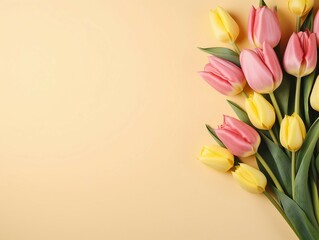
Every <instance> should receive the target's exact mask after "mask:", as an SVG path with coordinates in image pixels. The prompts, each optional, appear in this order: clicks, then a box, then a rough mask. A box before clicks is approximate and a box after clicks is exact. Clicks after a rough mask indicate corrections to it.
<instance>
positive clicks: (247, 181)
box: [232, 163, 267, 193]
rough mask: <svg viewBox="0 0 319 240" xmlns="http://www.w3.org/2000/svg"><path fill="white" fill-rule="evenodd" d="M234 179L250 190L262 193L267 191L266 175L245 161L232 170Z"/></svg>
mask: <svg viewBox="0 0 319 240" xmlns="http://www.w3.org/2000/svg"><path fill="white" fill-rule="evenodd" d="M232 174H233V177H234V179H235V180H236V181H237V182H238V183H239V185H240V186H241V187H242V188H243V189H245V190H246V191H248V192H251V193H262V192H264V191H265V188H266V185H267V179H266V177H265V175H264V174H263V173H262V172H261V171H259V170H257V169H256V168H253V167H251V166H249V165H247V164H245V163H240V165H239V166H237V167H236V170H235V171H234V172H232Z"/></svg>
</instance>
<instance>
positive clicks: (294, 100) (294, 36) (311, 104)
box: [199, 0, 319, 240]
mask: <svg viewBox="0 0 319 240" xmlns="http://www.w3.org/2000/svg"><path fill="white" fill-rule="evenodd" d="M287 2H288V4H287V5H288V8H289V10H290V12H291V13H292V14H294V15H295V17H296V30H295V32H293V33H289V34H291V36H290V38H289V40H288V43H287V45H286V46H285V49H284V50H283V51H280V49H279V42H280V40H281V34H282V33H281V30H280V23H279V20H278V16H277V11H278V10H277V8H276V7H274V8H271V7H269V6H267V4H266V3H265V1H263V0H261V1H260V3H259V7H257V8H255V7H252V8H251V11H250V14H249V20H248V40H249V42H250V43H251V44H252V45H253V46H254V49H240V48H239V47H238V45H237V44H236V39H237V36H238V34H239V27H238V25H237V23H236V22H235V21H234V19H233V18H232V17H231V16H230V15H229V14H228V13H227V12H226V11H225V10H224V9H223V8H221V7H217V8H216V9H215V10H211V11H210V20H211V23H212V30H213V33H214V35H215V37H216V38H217V39H218V40H220V41H221V42H226V43H229V44H230V46H231V48H232V49H230V48H222V47H212V48H201V50H203V51H205V52H206V53H209V54H210V56H209V63H208V64H207V65H206V66H205V67H204V70H203V71H201V72H199V74H200V76H201V77H202V78H203V79H204V80H205V81H206V82H207V83H208V84H209V85H211V86H212V87H213V88H214V89H216V90H217V91H218V92H220V93H221V94H223V95H226V96H234V95H238V94H241V95H242V98H243V100H244V104H242V106H240V105H239V104H238V103H235V102H234V101H232V100H228V103H229V104H230V106H231V107H232V109H233V110H234V111H235V113H236V114H237V116H238V119H236V118H233V117H230V116H224V122H223V124H221V125H220V126H218V127H216V128H212V127H211V126H209V125H206V127H207V129H208V131H209V133H210V134H211V135H212V137H213V138H214V139H215V141H216V143H217V144H216V145H214V146H204V147H203V148H202V150H201V153H200V156H199V160H201V161H202V162H203V163H205V164H206V165H208V166H210V167H213V168H215V169H216V170H219V171H222V172H227V171H231V173H232V176H233V177H234V179H235V180H236V181H237V182H238V183H239V185H240V186H241V187H242V188H243V189H245V190H247V191H249V192H252V193H263V194H265V196H266V197H267V198H268V199H269V200H270V201H271V203H272V204H273V205H274V206H275V207H276V209H277V210H278V211H279V212H280V214H281V215H282V216H283V217H284V219H285V220H286V221H287V223H288V224H289V225H290V227H291V228H292V229H293V231H294V232H295V233H296V235H297V236H298V237H299V238H300V239H306V240H309V239H314V240H315V239H319V194H318V186H319V185H318V184H319V141H318V139H319V113H318V111H319V76H318V72H319V64H318V62H317V51H318V49H317V48H318V46H319V11H317V12H316V11H315V9H314V1H313V0H288V1H287ZM281 53H283V54H281ZM246 83H247V84H246ZM251 156H254V157H255V159H256V162H257V165H258V168H259V169H256V168H254V167H252V166H250V165H249V164H247V163H244V162H245V158H246V157H251Z"/></svg>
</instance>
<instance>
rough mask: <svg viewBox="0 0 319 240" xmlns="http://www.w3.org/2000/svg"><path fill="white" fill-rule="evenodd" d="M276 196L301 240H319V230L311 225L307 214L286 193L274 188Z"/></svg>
mask: <svg viewBox="0 0 319 240" xmlns="http://www.w3.org/2000/svg"><path fill="white" fill-rule="evenodd" d="M273 190H274V192H275V194H276V196H277V197H278V199H279V201H280V202H281V204H282V207H283V209H284V212H285V213H286V215H287V217H288V218H289V220H290V222H291V224H292V225H293V226H294V228H295V230H296V231H297V233H298V235H299V238H300V239H302V240H318V239H319V229H318V227H316V226H314V225H313V224H311V222H310V221H309V219H308V218H307V215H306V214H305V212H304V211H303V210H302V209H301V208H300V207H299V206H298V204H297V203H296V202H295V201H293V200H292V199H291V198H290V197H288V196H287V195H285V194H284V193H282V192H280V191H278V190H277V189H275V188H273Z"/></svg>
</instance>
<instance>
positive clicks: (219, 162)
mask: <svg viewBox="0 0 319 240" xmlns="http://www.w3.org/2000/svg"><path fill="white" fill-rule="evenodd" d="M198 159H199V160H200V161H201V162H202V163H204V164H206V165H208V166H210V167H212V168H214V169H216V170H218V171H221V172H227V171H228V170H229V169H231V168H232V167H233V166H234V155H233V154H231V153H230V152H229V151H228V150H227V149H226V148H223V147H220V146H217V145H215V146H204V147H203V148H202V151H201V153H200V156H199V157H198Z"/></svg>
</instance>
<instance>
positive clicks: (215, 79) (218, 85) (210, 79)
mask: <svg viewBox="0 0 319 240" xmlns="http://www.w3.org/2000/svg"><path fill="white" fill-rule="evenodd" d="M199 75H200V76H201V77H202V78H203V79H204V80H205V81H206V82H207V83H208V84H209V85H210V86H212V87H213V88H215V89H216V90H217V91H218V92H220V93H221V94H223V95H227V96H228V95H229V94H230V93H232V92H233V88H232V86H231V85H230V83H228V82H227V81H226V80H225V79H223V78H221V77H219V76H216V75H214V74H212V73H211V72H206V71H202V72H199Z"/></svg>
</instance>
